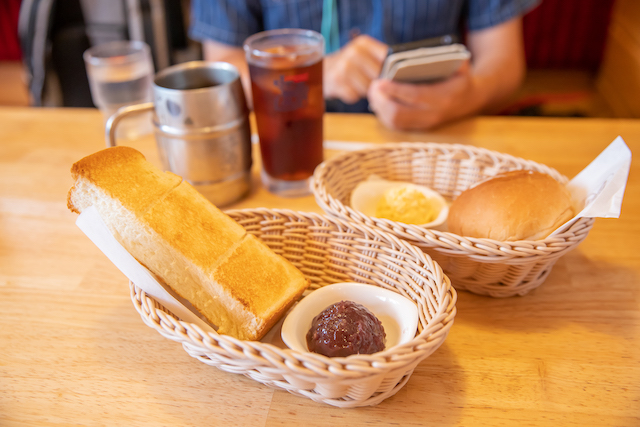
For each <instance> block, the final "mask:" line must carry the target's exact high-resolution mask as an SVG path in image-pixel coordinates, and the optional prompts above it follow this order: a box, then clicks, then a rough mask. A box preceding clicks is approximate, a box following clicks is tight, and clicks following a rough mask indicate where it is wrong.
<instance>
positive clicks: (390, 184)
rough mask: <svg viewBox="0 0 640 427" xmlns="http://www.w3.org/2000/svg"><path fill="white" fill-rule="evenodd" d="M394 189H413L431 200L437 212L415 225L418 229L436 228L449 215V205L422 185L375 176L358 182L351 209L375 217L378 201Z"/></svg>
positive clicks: (437, 194)
mask: <svg viewBox="0 0 640 427" xmlns="http://www.w3.org/2000/svg"><path fill="white" fill-rule="evenodd" d="M395 187H407V188H413V189H416V190H418V191H420V192H421V193H422V194H424V195H425V196H426V197H427V199H429V200H432V201H433V203H434V206H433V207H434V209H436V211H438V215H437V216H436V218H435V219H434V220H433V221H431V222H428V223H425V224H416V225H418V226H420V227H426V228H436V227H438V226H441V225H442V224H444V223H445V221H446V220H447V216H448V215H449V205H448V204H447V201H446V200H445V199H444V197H442V196H441V195H440V193H438V192H436V191H434V190H432V189H430V188H428V187H425V186H423V185H417V184H412V183H410V182H400V181H388V180H385V179H381V178H379V177H376V176H371V177H369V179H367V180H366V181H362V182H360V183H359V184H358V185H357V186H356V187H355V188H354V189H353V192H352V193H351V201H350V204H351V207H352V208H353V209H355V210H357V211H360V212H362V213H363V214H365V215H367V216H370V217H376V207H377V205H378V201H379V200H380V199H381V198H382V196H383V195H384V193H385V192H386V191H388V190H390V189H392V188H395Z"/></svg>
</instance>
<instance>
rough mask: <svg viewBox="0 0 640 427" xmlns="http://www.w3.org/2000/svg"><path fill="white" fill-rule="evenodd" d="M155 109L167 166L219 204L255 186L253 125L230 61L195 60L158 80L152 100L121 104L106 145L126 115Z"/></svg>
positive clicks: (109, 123)
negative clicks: (252, 166) (129, 104)
mask: <svg viewBox="0 0 640 427" xmlns="http://www.w3.org/2000/svg"><path fill="white" fill-rule="evenodd" d="M146 111H153V124H154V130H155V137H156V142H157V145H158V151H159V154H160V158H161V159H162V163H163V165H164V167H165V169H167V170H170V171H171V172H173V173H175V174H176V175H180V176H181V177H182V178H183V179H185V180H187V181H188V182H189V183H191V184H192V185H193V186H194V187H195V188H196V189H197V190H198V191H200V193H202V194H203V195H204V196H205V197H206V198H207V199H209V200H210V201H211V202H212V203H213V204H215V205H217V206H224V205H227V204H229V203H233V202H234V201H237V200H239V199H240V198H242V197H244V196H245V195H246V194H247V193H248V192H249V191H250V189H251V163H252V159H251V128H250V124H249V109H248V107H247V104H246V100H245V96H244V91H243V89H242V84H241V82H240V73H239V72H238V70H237V69H236V68H235V67H234V66H233V65H231V64H228V63H226V62H204V61H191V62H185V63H183V64H178V65H174V66H171V67H169V68H166V69H164V70H162V71H160V72H159V73H157V74H156V76H155V78H154V80H153V102H150V103H145V104H139V105H132V106H129V107H123V108H121V109H119V110H118V111H117V112H116V113H115V114H114V115H113V116H111V117H110V118H109V120H108V121H107V125H106V138H107V146H108V147H113V146H115V145H116V136H115V135H116V128H117V126H118V123H119V122H120V121H121V120H122V119H123V118H124V117H126V116H128V115H131V114H139V113H142V112H146Z"/></svg>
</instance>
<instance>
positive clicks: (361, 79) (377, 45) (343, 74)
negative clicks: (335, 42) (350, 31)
mask: <svg viewBox="0 0 640 427" xmlns="http://www.w3.org/2000/svg"><path fill="white" fill-rule="evenodd" d="M388 49H389V47H388V46H387V45H386V44H384V43H382V42H381V41H378V40H376V39H374V38H373V37H369V36H367V35H360V36H358V37H356V38H354V39H353V40H351V41H350V42H349V43H347V44H346V45H345V46H343V47H342V49H340V50H339V51H338V52H336V53H333V54H331V55H327V56H326V57H325V58H324V64H323V65H324V66H323V72H324V87H323V91H324V97H325V98H326V99H339V100H341V101H343V102H345V103H347V104H353V103H355V102H357V101H359V100H360V99H362V98H364V97H366V96H367V91H368V90H369V85H370V84H371V82H372V81H373V80H375V79H377V78H378V76H379V75H380V69H381V68H382V63H383V62H384V59H385V58H386V56H387V50H388Z"/></svg>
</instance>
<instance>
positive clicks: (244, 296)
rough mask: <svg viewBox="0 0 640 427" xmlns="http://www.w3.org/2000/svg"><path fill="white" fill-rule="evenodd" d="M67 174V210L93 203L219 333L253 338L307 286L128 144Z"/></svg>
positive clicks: (177, 179) (188, 187)
mask: <svg viewBox="0 0 640 427" xmlns="http://www.w3.org/2000/svg"><path fill="white" fill-rule="evenodd" d="M71 174H72V176H73V178H74V179H75V182H74V185H73V187H72V188H71V189H70V191H69V195H68V197H67V205H68V207H69V209H71V210H72V211H73V212H76V213H81V212H82V211H83V210H84V209H86V208H87V207H89V206H92V205H93V206H96V208H97V209H98V212H99V213H100V215H101V217H102V219H103V220H104V221H105V223H106V224H107V226H108V227H109V229H110V230H111V232H112V233H113V235H114V236H115V237H116V239H117V240H118V241H119V242H120V243H121V244H122V245H123V246H124V247H125V249H127V251H129V252H130V253H131V254H132V255H133V256H134V257H135V258H136V259H137V260H138V261H139V262H140V263H141V264H143V265H144V266H145V267H147V268H148V269H149V270H150V271H151V272H153V273H154V274H155V275H156V276H158V277H159V278H160V279H161V280H162V281H163V282H164V283H165V284H166V285H168V286H169V287H171V289H172V290H173V291H174V292H175V293H176V294H177V295H178V296H180V297H182V298H184V299H186V300H187V301H189V302H190V303H191V304H192V305H193V306H194V307H195V308H196V309H197V310H198V311H199V312H200V314H201V315H202V316H203V317H204V318H205V319H206V320H208V321H209V323H211V324H212V325H214V326H216V327H218V332H219V333H224V334H228V335H232V336H234V337H236V338H239V339H248V340H258V339H260V338H261V337H262V336H264V334H266V332H267V331H268V330H269V329H270V328H271V327H272V326H273V325H274V324H275V323H276V322H277V321H278V319H279V318H280V317H281V316H282V315H283V314H284V313H285V312H286V310H287V309H288V308H289V307H290V306H291V305H292V304H293V303H294V302H295V301H296V300H297V299H298V298H299V297H300V296H301V295H302V293H303V292H304V290H306V289H307V287H308V285H309V281H308V279H306V278H305V277H304V275H303V274H302V273H301V272H300V271H299V270H298V269H297V268H295V267H294V266H293V265H292V264H291V263H290V262H289V261H287V260H286V259H284V258H283V257H281V256H279V255H276V254H275V253H274V252H273V251H272V250H271V249H269V248H268V247H267V246H266V245H265V244H264V243H262V242H261V241H259V240H258V239H257V238H255V237H254V236H252V235H249V234H247V233H246V231H245V229H244V228H243V227H242V226H240V225H239V224H238V223H236V222H235V221H234V220H233V219H232V218H230V217H229V216H228V215H226V214H224V213H223V212H222V211H220V210H219V209H218V208H217V207H215V206H214V205H213V204H211V203H210V202H209V201H208V200H207V199H205V198H204V197H203V196H202V195H201V194H200V193H199V192H198V191H197V190H196V189H195V188H193V187H192V186H191V185H190V184H189V183H188V182H186V181H182V179H181V178H180V177H179V176H177V175H174V174H172V173H169V172H164V173H163V172H161V171H160V170H159V169H157V168H156V167H155V166H154V165H152V164H151V163H149V162H147V161H146V159H145V158H144V156H143V155H142V154H141V153H140V152H138V151H137V150H135V149H133V148H129V147H124V146H118V147H113V148H109V149H106V150H102V151H99V152H97V153H95V154H93V155H91V156H88V157H85V158H84V159H82V160H80V161H78V162H76V163H75V164H74V165H73V167H72V168H71Z"/></svg>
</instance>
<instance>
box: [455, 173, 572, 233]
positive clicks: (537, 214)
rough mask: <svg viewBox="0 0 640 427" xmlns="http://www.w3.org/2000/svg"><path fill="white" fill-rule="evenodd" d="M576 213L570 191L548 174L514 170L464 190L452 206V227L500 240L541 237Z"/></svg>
mask: <svg viewBox="0 0 640 427" xmlns="http://www.w3.org/2000/svg"><path fill="white" fill-rule="evenodd" d="M572 217H573V207H572V202H571V195H570V194H569V191H568V190H567V189H566V188H565V186H564V185H562V184H560V183H559V182H558V181H556V180H555V179H553V178H552V177H550V176H549V175H546V174H543V173H540V172H534V171H525V170H519V171H513V172H507V173H503V174H499V175H496V176H495V177H493V178H491V179H489V180H486V181H483V182H481V183H480V184H478V185H476V186H475V187H472V188H470V189H468V190H466V191H463V192H462V193H461V194H460V196H458V198H456V199H455V200H454V201H453V203H452V204H451V207H450V209H449V217H448V227H449V231H450V232H452V233H455V234H458V235H461V236H466V237H484V238H489V239H494V240H500V241H515V240H539V239H543V238H545V237H547V236H548V235H549V234H550V233H551V232H552V231H554V230H555V229H556V228H558V227H559V226H560V225H562V224H563V223H565V222H566V221H567V220H569V219H570V218H572Z"/></svg>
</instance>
